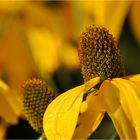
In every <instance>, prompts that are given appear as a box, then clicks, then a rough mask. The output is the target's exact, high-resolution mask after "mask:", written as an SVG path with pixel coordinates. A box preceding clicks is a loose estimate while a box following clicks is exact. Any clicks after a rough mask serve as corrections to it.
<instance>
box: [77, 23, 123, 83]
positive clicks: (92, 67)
mask: <svg viewBox="0 0 140 140" xmlns="http://www.w3.org/2000/svg"><path fill="white" fill-rule="evenodd" d="M78 55H79V59H80V65H81V71H82V75H83V78H84V81H85V82H86V81H88V80H90V79H92V78H94V77H97V76H100V77H101V76H102V75H103V76H105V77H107V78H114V77H121V76H124V66H123V63H122V58H121V55H120V51H119V48H118V47H117V42H116V41H115V39H114V37H113V36H112V34H110V33H109V31H108V30H107V29H106V28H104V27H102V26H95V25H91V26H89V27H87V28H86V29H85V31H84V32H82V34H81V36H80V44H79V47H78Z"/></svg>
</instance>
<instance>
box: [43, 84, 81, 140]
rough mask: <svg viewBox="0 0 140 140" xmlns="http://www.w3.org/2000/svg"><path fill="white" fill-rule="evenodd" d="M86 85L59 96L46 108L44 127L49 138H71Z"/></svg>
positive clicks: (59, 139)
mask: <svg viewBox="0 0 140 140" xmlns="http://www.w3.org/2000/svg"><path fill="white" fill-rule="evenodd" d="M83 89H84V85H82V86H79V87H76V88H74V89H71V90H69V91H67V92H65V93H63V94H61V95H60V96H58V97H57V98H56V99H55V100H54V101H53V102H52V103H51V104H50V105H49V106H48V108H47V109H46V112H45V114H44V119H43V128H44V132H45V135H46V137H47V139H48V140H56V139H57V140H61V139H63V140H70V139H71V138H72V135H73V133H74V129H75V126H76V124H77V119H78V115H79V109H80V105H81V102H82V99H83V96H82V95H83Z"/></svg>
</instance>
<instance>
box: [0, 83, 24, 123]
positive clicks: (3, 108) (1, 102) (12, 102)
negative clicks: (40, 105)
mask: <svg viewBox="0 0 140 140" xmlns="http://www.w3.org/2000/svg"><path fill="white" fill-rule="evenodd" d="M18 105H19V104H18V102H17V100H16V98H14V96H13V95H12V94H11V93H10V91H9V88H8V86H7V85H6V84H5V83H4V82H2V81H0V116H1V117H2V118H3V119H4V120H5V121H7V122H8V123H13V124H15V123H17V121H18V116H19V115H20V113H21V112H20V111H21V107H20V106H18Z"/></svg>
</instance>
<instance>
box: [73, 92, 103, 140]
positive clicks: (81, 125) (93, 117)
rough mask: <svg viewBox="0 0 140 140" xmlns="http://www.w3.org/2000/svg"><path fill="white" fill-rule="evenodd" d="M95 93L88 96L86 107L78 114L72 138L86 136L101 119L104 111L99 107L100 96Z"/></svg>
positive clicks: (84, 137) (94, 128) (83, 137)
mask: <svg viewBox="0 0 140 140" xmlns="http://www.w3.org/2000/svg"><path fill="white" fill-rule="evenodd" d="M95 92H96V91H95ZM97 92H98V91H97ZM96 94H98V93H93V94H91V95H89V96H88V99H87V105H88V108H87V110H86V111H85V112H84V113H82V114H80V116H79V119H78V124H77V127H76V130H75V133H74V136H73V138H74V139H86V138H88V137H89V136H90V135H91V134H92V133H93V132H94V131H95V130H96V128H97V127H98V125H99V124H100V122H101V120H102V119H103V116H104V111H103V110H102V109H103V108H102V109H101V108H100V107H99V106H100V101H99V100H100V97H99V96H98V95H96ZM95 95H96V96H95ZM84 104H85V102H84Z"/></svg>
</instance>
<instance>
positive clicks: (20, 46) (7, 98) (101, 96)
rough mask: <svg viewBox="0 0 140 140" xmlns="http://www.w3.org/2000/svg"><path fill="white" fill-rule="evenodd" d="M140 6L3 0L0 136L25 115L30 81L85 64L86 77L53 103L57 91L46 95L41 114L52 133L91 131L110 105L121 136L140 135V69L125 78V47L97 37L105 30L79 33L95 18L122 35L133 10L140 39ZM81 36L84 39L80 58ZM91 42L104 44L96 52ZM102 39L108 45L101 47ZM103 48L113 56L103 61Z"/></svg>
mask: <svg viewBox="0 0 140 140" xmlns="http://www.w3.org/2000/svg"><path fill="white" fill-rule="evenodd" d="M139 7H140V2H138V1H60V2H49V1H48V2H47V1H34V2H33V1H5V0H2V1H0V98H1V101H0V138H2V139H3V138H5V136H6V129H7V128H8V127H9V126H10V125H13V124H17V123H18V118H19V117H22V116H24V115H23V107H24V106H23V102H22V101H23V99H24V96H23V93H25V91H24V92H23V91H21V89H22V88H21V85H22V84H23V82H24V81H25V80H27V79H30V78H32V77H41V78H42V79H44V80H45V81H48V83H51V82H52V76H53V74H54V73H55V72H56V71H57V70H58V69H59V68H60V67H64V68H67V69H70V70H72V69H78V68H79V67H80V64H81V70H82V74H83V78H84V82H85V84H83V85H81V86H79V87H76V88H74V89H71V90H68V91H66V92H65V93H63V94H61V95H60V96H58V97H57V98H56V99H55V100H54V101H53V102H52V103H51V104H50V105H49V106H48V104H49V103H50V101H52V99H54V97H55V96H56V95H54V97H52V99H51V100H50V101H49V102H48V101H46V100H45V101H44V100H43V101H42V102H43V103H44V102H45V104H47V105H46V106H48V107H47V110H46V112H45V109H46V106H45V107H44V108H45V109H44V111H43V112H42V113H43V114H44V112H45V115H44V119H43V118H42V121H43V120H44V121H43V122H42V121H41V125H42V123H43V127H44V128H43V129H44V132H45V135H46V137H47V138H48V139H64V138H65V139H72V138H87V137H89V136H90V134H91V133H92V132H94V131H95V129H96V128H97V126H98V125H99V124H100V122H101V120H102V118H103V116H104V113H105V112H107V113H108V115H109V116H110V118H111V119H112V121H113V124H114V125H115V128H116V130H117V132H118V134H119V136H120V137H121V138H139V137H140V134H139V125H140V122H139V119H138V116H139V110H140V107H139V86H140V83H139V82H140V81H139V77H140V75H133V76H128V77H127V76H126V77H124V69H123V65H122V61H121V57H120V56H119V57H117V55H118V54H119V51H118V50H111V48H110V47H111V46H112V45H113V46H114V44H115V45H116V42H115V41H114V40H113V41H112V42H113V43H114V44H112V43H111V42H103V43H102V42H98V38H100V37H103V36H101V35H102V34H100V33H99V36H96V37H97V38H96V40H94V42H93V44H92V43H91V42H92V41H93V40H92V39H91V38H90V37H92V34H91V33H92V32H90V33H89V34H88V33H87V32H84V33H85V34H82V35H81V38H83V36H85V38H84V39H83V40H82V39H81V41H79V40H78V39H79V34H80V33H81V31H83V27H85V26H88V25H92V24H94V25H102V26H104V27H106V28H107V29H108V30H109V31H110V33H112V34H113V35H114V37H115V38H116V39H117V40H119V37H120V35H121V31H122V27H123V26H124V21H125V19H126V17H128V21H129V24H130V27H131V30H132V33H133V34H134V37H135V39H136V40H137V42H138V43H139V44H140V29H139V28H140V26H139V23H140V18H139V15H138V13H139V9H140V8H139ZM99 27H100V26H99ZM91 28H92V27H91ZM87 34H88V35H89V36H88V37H87V36H86V35H87ZM109 36H110V35H109ZM109 38H110V37H109ZM91 40H92V41H91ZM110 40H112V39H110ZM90 41H91V42H90ZM107 41H108V40H107ZM75 42H80V46H81V48H79V56H80V63H79V60H78V55H77V48H76V47H77V45H76V43H75ZM84 43H85V44H84ZM88 44H90V45H91V47H92V46H97V47H98V45H99V44H100V45H99V47H100V50H99V49H95V50H96V51H98V52H96V53H97V54H96V56H95V57H94V56H93V55H92V54H93V53H94V52H92V51H91V49H89V50H86V49H85V48H84V47H86V46H88ZM102 45H103V46H108V48H107V49H104V50H102V49H103V48H102ZM86 48H87V47H86ZM82 49H84V50H85V52H86V53H85V52H82ZM88 51H89V52H88ZM102 51H104V54H105V55H109V57H108V56H105V58H106V59H107V63H109V65H104V63H103V61H105V58H104V54H103V52H102ZM107 51H108V52H107ZM110 54H112V55H110ZM101 55H102V56H101ZM114 55H115V56H114ZM97 58H98V59H97ZM89 60H91V61H92V62H89ZM99 61H100V62H99ZM96 66H97V67H96ZM106 67H109V69H107V68H106ZM112 67H113V68H112ZM112 69H114V70H115V71H114V70H112ZM104 70H106V72H105V71H104ZM104 72H105V73H104ZM116 77H119V78H116ZM120 77H122V78H120ZM48 85H49V84H48ZM96 86H97V87H98V88H96ZM44 88H45V89H46V87H44ZM22 90H23V89H22ZM24 90H25V89H24ZM92 91H94V93H92ZM46 93H47V92H46ZM91 93H92V94H91ZM95 95H96V96H95ZM44 96H45V97H46V96H47V95H46V94H44ZM85 96H86V100H85V98H84V97H85ZM83 98H84V99H83ZM37 103H38V102H37ZM42 116H43V115H42ZM52 116H53V117H52ZM66 124H67V125H66Z"/></svg>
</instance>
